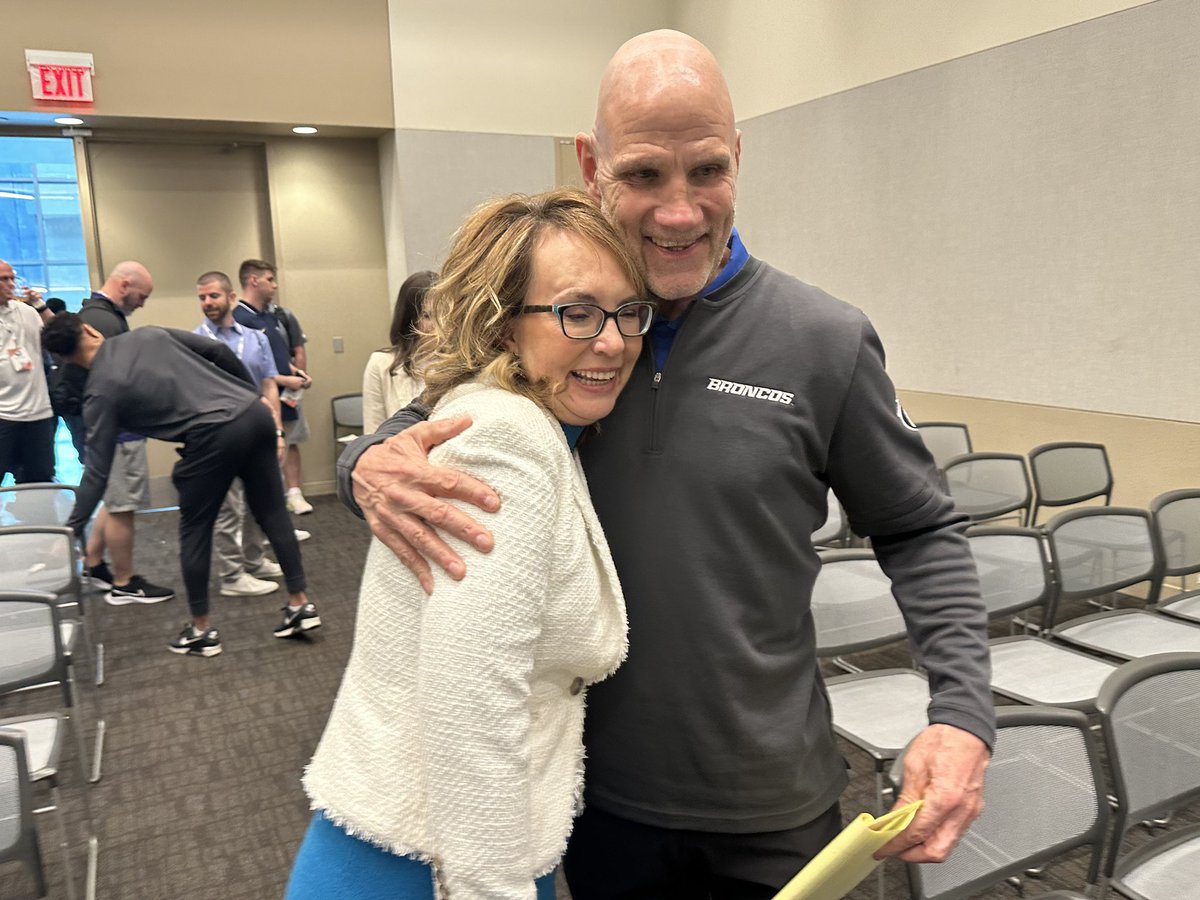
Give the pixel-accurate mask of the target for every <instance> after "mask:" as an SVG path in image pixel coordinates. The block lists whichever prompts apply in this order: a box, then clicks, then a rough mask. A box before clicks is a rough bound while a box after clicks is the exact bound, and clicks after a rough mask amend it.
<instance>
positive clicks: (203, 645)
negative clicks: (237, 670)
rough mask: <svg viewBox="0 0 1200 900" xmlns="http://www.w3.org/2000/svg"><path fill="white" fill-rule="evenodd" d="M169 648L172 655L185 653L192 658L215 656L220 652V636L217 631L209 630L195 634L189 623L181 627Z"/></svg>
mask: <svg viewBox="0 0 1200 900" xmlns="http://www.w3.org/2000/svg"><path fill="white" fill-rule="evenodd" d="M169 648H170V650H171V652H172V653H187V654H190V655H192V656H216V655H217V654H218V653H220V652H221V636H220V635H219V634H217V629H215V628H210V629H208V631H201V632H200V633H199V634H197V633H196V632H195V631H194V630H193V628H192V625H191V623H190V622H189V623H188V624H187V625H184V626H183V631H181V632H179V637H177V638H175V640H173V641H171V643H170V645H169Z"/></svg>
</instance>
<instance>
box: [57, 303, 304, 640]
mask: <svg viewBox="0 0 1200 900" xmlns="http://www.w3.org/2000/svg"><path fill="white" fill-rule="evenodd" d="M42 340H43V344H44V345H45V347H46V348H47V349H48V350H50V352H52V353H54V354H56V355H57V356H59V357H61V358H63V359H64V360H66V361H69V362H71V363H73V364H75V365H77V366H80V367H82V368H84V369H87V370H88V379H87V387H86V389H85V393H84V405H83V419H84V423H85V424H86V426H87V434H88V442H87V446H88V453H87V465H86V468H85V470H84V474H83V480H82V483H81V484H80V486H79V492H78V499H77V500H76V503H75V509H74V510H73V511H72V513H71V517H70V519H69V520H68V522H67V524H68V525H69V526H70V527H71V528H73V529H74V530H75V533H76V534H78V535H80V536H82V535H83V530H84V527H85V526H86V524H87V522H88V519H89V518H90V517H91V515H92V512H93V511H94V510H95V508H96V505H97V504H98V503H99V502H100V498H101V496H102V495H103V493H104V487H105V484H106V482H107V480H108V473H109V468H110V466H111V464H112V458H113V448H114V445H115V443H116V439H117V435H118V434H119V433H120V432H121V431H123V430H127V431H136V432H137V433H138V434H144V435H146V436H147V437H152V438H157V439H159V440H164V441H174V442H180V443H182V444H183V447H182V448H181V449H180V450H179V453H180V456H181V457H182V459H180V461H179V462H178V463H176V465H175V470H174V472H173V473H172V476H171V480H172V481H173V482H174V484H175V488H176V490H177V491H178V492H179V556H180V563H181V566H182V569H183V580H184V585H185V586H186V588H187V597H188V608H189V610H190V611H191V615H192V620H191V622H190V623H188V624H186V625H185V626H184V628H183V631H182V632H180V634H179V636H178V637H176V638H175V640H174V641H172V642H171V646H170V649H171V650H172V651H174V652H175V653H184V654H190V655H197V656H215V655H216V654H218V653H220V652H221V640H220V636H219V635H218V633H217V630H216V629H215V628H212V627H211V624H210V621H209V602H208V575H209V563H210V557H211V554H212V534H213V523H214V522H215V520H216V516H217V512H218V510H219V509H220V505H221V500H222V498H224V496H225V494H226V493H227V492H228V490H229V485H230V483H231V482H232V481H233V479H234V478H241V479H242V482H243V484H245V486H246V502H247V504H248V505H249V507H250V511H251V513H252V514H253V515H254V518H255V519H256V520H257V521H258V523H259V525H260V526H261V527H262V529H263V531H264V532H265V533H266V535H267V537H268V538H269V539H270V541H271V544H272V546H273V547H274V549H275V553H276V555H277V556H278V558H279V563H280V565H281V566H282V567H283V573H284V577H285V579H286V580H287V589H288V593H289V594H290V595H291V597H290V602H289V604H288V605H287V606H285V607H284V611H283V621H282V622H281V623H280V624H279V625H278V626H277V627H276V628H275V632H274V633H275V636H276V637H291V636H293V635H297V634H300V633H302V632H304V631H308V630H310V629H312V628H316V627H318V626H320V624H321V619H320V616H319V615H318V614H317V610H316V607H315V606H314V605H313V604H312V603H311V602H309V600H308V597H307V596H306V595H305V578H304V567H303V564H302V562H301V559H300V547H299V544H297V542H296V536H295V534H294V532H293V531H292V526H291V522H290V520H289V518H288V513H287V509H286V508H285V506H284V502H283V492H282V491H281V490H280V488H279V478H278V474H277V472H278V470H277V468H276V466H277V463H276V453H277V450H278V447H279V442H280V441H282V440H283V436H282V434H281V433H279V432H278V431H277V429H276V428H275V423H274V420H273V419H272V417H271V413H270V411H269V410H268V409H267V407H266V406H265V405H264V404H263V403H261V402H259V393H258V385H256V384H255V383H254V380H253V378H251V376H250V374H249V373H248V372H247V371H246V368H245V366H243V365H242V363H241V361H240V360H239V359H238V358H237V356H236V355H235V354H234V352H233V351H232V350H230V349H229V348H228V347H226V346H225V345H224V344H222V343H220V342H218V341H211V340H207V339H205V338H203V337H200V336H199V335H195V334H192V333H191V332H187V331H178V330H175V329H171V328H151V327H148V328H139V329H138V330H137V331H131V332H128V333H126V334H122V335H117V336H116V337H113V338H105V337H104V335H102V334H101V333H100V332H99V331H97V330H96V329H95V328H93V327H92V326H90V325H87V324H85V323H83V322H81V321H80V320H79V317H78V316H76V315H73V314H71V313H64V314H63V315H61V316H57V317H55V318H54V319H53V320H52V321H51V322H50V323H49V324H48V325H47V327H46V329H45V330H44V333H43V339H42Z"/></svg>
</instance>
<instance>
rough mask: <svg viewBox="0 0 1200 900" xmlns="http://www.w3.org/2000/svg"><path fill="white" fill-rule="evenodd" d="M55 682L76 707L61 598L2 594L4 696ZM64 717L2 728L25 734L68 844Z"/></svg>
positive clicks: (83, 781)
mask: <svg viewBox="0 0 1200 900" xmlns="http://www.w3.org/2000/svg"><path fill="white" fill-rule="evenodd" d="M54 683H59V684H61V685H62V686H63V696H64V701H65V705H66V707H68V708H70V709H72V710H73V709H74V708H75V706H76V704H75V703H74V697H73V694H74V690H73V680H72V676H71V670H70V663H69V661H68V659H67V657H66V654H65V652H64V650H63V645H62V631H61V629H60V627H59V610H58V604H57V598H56V597H55V596H54V595H53V594H47V593H32V592H29V593H22V592H15V591H11V592H8V591H6V592H3V593H0V694H3V693H11V692H13V691H18V690H23V689H26V688H30V687H34V686H41V685H45V684H54ZM66 721H68V720H67V719H65V718H64V716H63V715H62V714H60V713H58V712H53V713H43V714H35V715H27V716H18V717H14V718H7V719H0V731H5V732H9V733H16V734H19V735H21V736H22V737H23V738H24V740H25V749H26V758H27V762H28V764H29V777H30V779H31V781H32V782H33V783H35V784H37V783H39V782H44V783H46V784H47V785H48V786H49V788H50V793H51V797H52V799H53V808H54V809H55V810H56V811H57V813H58V819H59V825H60V829H61V832H62V835H63V840H64V843H66V844H69V831H68V829H67V827H66V822H65V817H64V815H63V811H62V798H61V796H60V792H59V771H60V757H61V754H62V745H63V734H64V731H65V727H66V725H65V722H66ZM69 721H70V723H71V725H72V726H73V730H74V732H75V737H76V741H77V753H76V762H77V764H78V769H79V776H80V785H79V787H80V790H79V795H80V798H81V803H82V805H83V819H84V826H85V828H86V830H87V835H88V838H87V851H88V853H87V857H88V865H87V879H86V884H87V891H86V895H87V898H88V900H92V898H93V897H95V891H96V866H97V862H98V857H99V850H100V845H99V840H98V838H97V837H96V831H95V826H94V823H95V819H94V817H93V816H92V805H91V798H90V796H89V795H90V793H91V792H90V790H89V788H88V785H87V777H88V776H87V771H86V762H85V760H86V750H85V748H84V742H83V731H82V729H81V728H80V727H79V721H78V719H77V718H75V717H72V718H71V719H70V720H69ZM64 856H65V861H66V863H67V866H68V872H67V882H68V885H71V886H72V887H71V890H72V891H73V877H72V875H71V872H70V849H69V846H68V847H66V848H64Z"/></svg>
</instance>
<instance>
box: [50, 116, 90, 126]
mask: <svg viewBox="0 0 1200 900" xmlns="http://www.w3.org/2000/svg"><path fill="white" fill-rule="evenodd" d="M54 124H55V125H82V124H83V119H77V118H75V117H74V116H59V117H58V118H57V119H55V120H54Z"/></svg>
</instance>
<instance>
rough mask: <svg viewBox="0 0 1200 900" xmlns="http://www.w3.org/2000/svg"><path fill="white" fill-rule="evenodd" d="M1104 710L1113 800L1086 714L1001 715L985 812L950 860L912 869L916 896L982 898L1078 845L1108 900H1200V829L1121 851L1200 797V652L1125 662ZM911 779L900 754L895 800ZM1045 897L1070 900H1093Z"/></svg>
mask: <svg viewBox="0 0 1200 900" xmlns="http://www.w3.org/2000/svg"><path fill="white" fill-rule="evenodd" d="M1096 707H1097V711H1098V713H1099V716H1100V724H1101V729H1102V732H1103V736H1104V745H1105V748H1106V749H1107V752H1108V759H1109V762H1110V765H1111V769H1112V784H1111V792H1110V791H1109V789H1108V787H1107V779H1106V778H1105V775H1104V771H1103V769H1102V766H1101V763H1100V753H1099V750H1098V748H1097V746H1096V740H1095V737H1094V734H1093V730H1092V728H1091V727H1089V723H1088V719H1087V717H1086V716H1085V715H1084V714H1083V713H1081V712H1078V711H1076V710H1064V709H1055V708H1052V707H1044V706H1033V707H1019V706H1018V707H1003V708H1001V709H998V710H997V711H996V726H997V727H996V742H995V747H994V753H993V756H992V759H991V764H990V765H989V767H988V772H987V778H986V781H985V787H984V808H983V813H982V814H981V815H980V817H979V818H978V819H977V820H976V821H975V822H974V824H973V825H972V826H971V829H970V831H968V832H967V834H966V835H965V836H964V837H963V839H962V840H961V841H960V843H959V844H958V846H957V847H956V848H955V849H954V852H953V853H952V854H951V856H950V858H949V859H948V860H947V861H946V862H944V863H940V864H936V865H933V864H914V865H910V866H909V867H908V875H909V883H910V887H911V890H912V896H913V897H915V898H920V900H935V898H936V900H952V898H963V897H971V896H976V895H977V894H978V893H979V891H981V890H983V889H986V888H988V887H990V886H992V885H994V884H996V883H997V882H999V881H1001V880H1002V879H1009V880H1013V879H1017V880H1018V884H1019V883H1020V881H1019V879H1020V876H1021V875H1022V873H1025V872H1026V871H1028V870H1030V869H1035V868H1038V867H1041V866H1044V865H1045V864H1046V863H1049V862H1052V861H1053V860H1055V859H1057V858H1059V857H1061V856H1062V855H1063V854H1065V853H1067V852H1069V851H1072V850H1075V849H1077V848H1088V849H1089V850H1090V856H1089V861H1088V866H1087V875H1086V881H1087V884H1086V886H1085V888H1086V889H1087V890H1088V891H1091V890H1092V888H1093V887H1095V886H1096V885H1097V883H1099V885H1100V893H1101V896H1103V894H1104V893H1105V892H1106V891H1107V889H1109V888H1111V889H1113V890H1115V891H1116V892H1117V893H1119V894H1120V895H1122V896H1124V897H1127V898H1133V900H1182V898H1185V897H1193V896H1196V894H1197V884H1200V825H1191V826H1187V827H1183V828H1178V829H1173V830H1171V831H1169V832H1167V833H1165V834H1163V835H1160V836H1158V837H1156V838H1154V839H1152V840H1150V841H1148V842H1146V843H1144V844H1143V845H1142V846H1140V847H1138V848H1137V849H1135V850H1132V851H1130V852H1122V847H1123V844H1124V839H1125V837H1126V835H1127V834H1128V833H1129V831H1130V830H1131V829H1132V828H1133V827H1134V826H1135V825H1137V824H1138V823H1139V822H1142V821H1145V820H1149V819H1154V818H1155V817H1159V816H1163V815H1166V814H1169V813H1170V812H1171V811H1172V810H1175V809H1177V808H1179V807H1180V806H1182V805H1184V804H1186V803H1187V802H1189V801H1190V800H1192V799H1194V798H1196V797H1197V796H1200V654H1186V653H1167V654H1158V655H1155V656H1150V657H1147V658H1145V659H1141V660H1136V661H1134V662H1130V663H1126V664H1125V665H1123V666H1122V667H1121V668H1119V669H1117V670H1116V671H1114V672H1113V673H1112V674H1111V675H1110V676H1109V677H1108V678H1107V679H1106V680H1105V682H1104V684H1103V686H1102V688H1101V690H1100V694H1099V696H1098V698H1097V701H1096ZM903 771H904V757H903V754H901V755H900V756H899V757H898V758H897V759H896V761H895V763H894V765H893V766H892V769H891V773H890V778H891V781H892V784H893V786H894V788H895V790H896V791H897V793H898V792H899V790H900V789H901V787H902V782H903ZM1110 795H1111V797H1112V804H1111V805H1113V806H1115V811H1110V802H1109V797H1110ZM1110 825H1111V828H1110ZM1106 844H1107V845H1108V848H1109V850H1108V854H1107V858H1106V859H1105V861H1104V868H1103V873H1104V874H1103V879H1101V878H1100V871H1101V861H1102V858H1103V857H1104V854H1103V850H1104V847H1105V845H1106ZM1042 896H1046V897H1058V898H1062V900H1066V898H1084V897H1086V896H1087V894H1083V893H1078V892H1075V891H1055V892H1052V893H1050V894H1045V895H1042Z"/></svg>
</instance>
